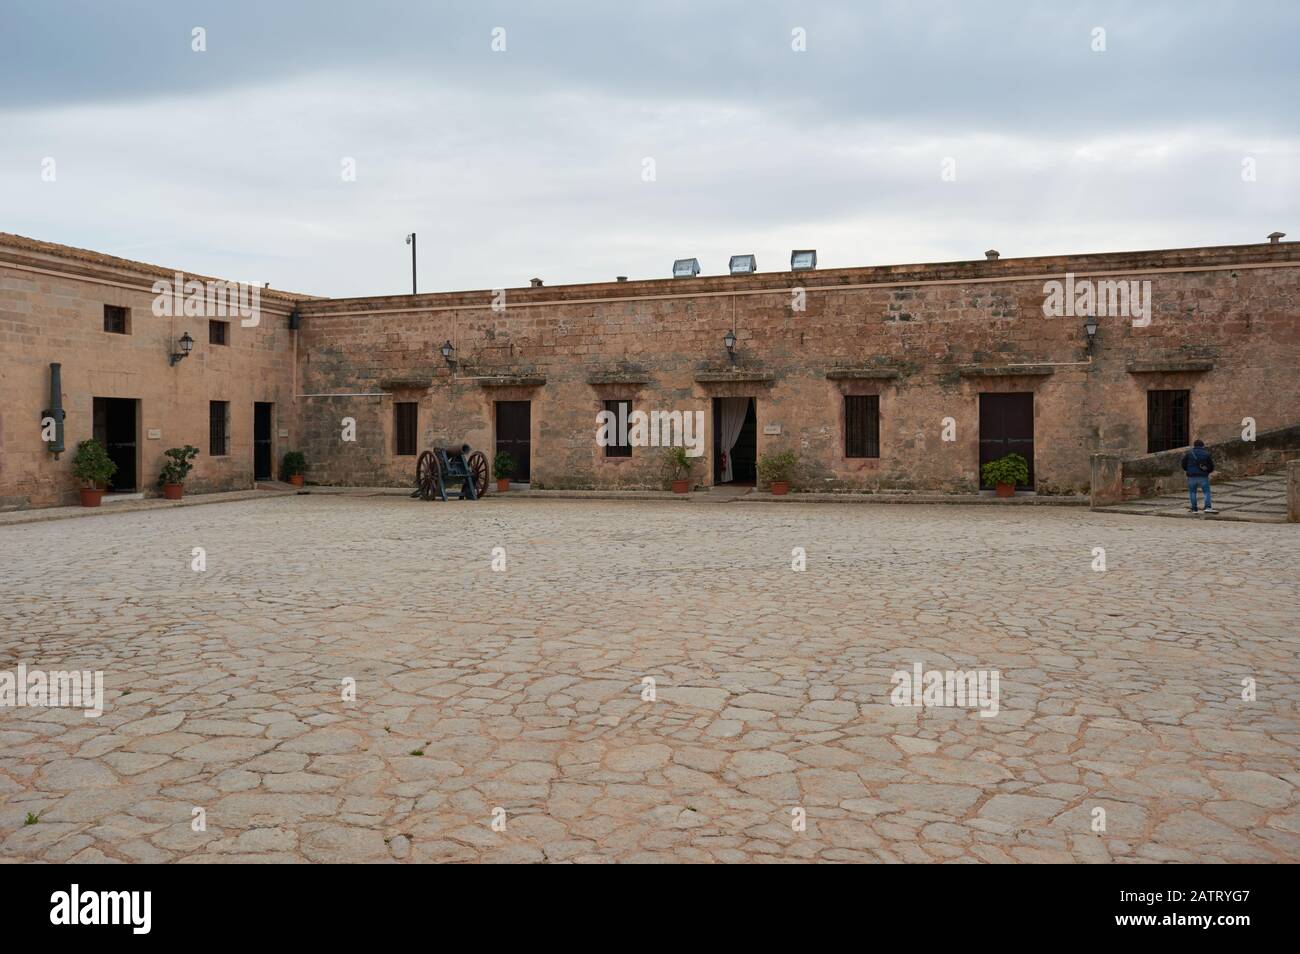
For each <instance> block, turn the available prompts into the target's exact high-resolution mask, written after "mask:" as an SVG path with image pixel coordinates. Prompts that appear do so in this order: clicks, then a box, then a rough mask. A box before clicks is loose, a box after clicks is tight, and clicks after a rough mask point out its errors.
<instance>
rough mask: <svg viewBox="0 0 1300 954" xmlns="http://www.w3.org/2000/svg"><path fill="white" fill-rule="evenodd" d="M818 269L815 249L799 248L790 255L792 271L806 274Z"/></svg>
mask: <svg viewBox="0 0 1300 954" xmlns="http://www.w3.org/2000/svg"><path fill="white" fill-rule="evenodd" d="M816 267H817V250H816V249H815V248H797V249H795V250H794V251H793V252H791V253H790V271H792V272H804V271H808V270H810V269H813V268H816Z"/></svg>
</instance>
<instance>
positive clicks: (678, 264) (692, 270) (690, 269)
mask: <svg viewBox="0 0 1300 954" xmlns="http://www.w3.org/2000/svg"><path fill="white" fill-rule="evenodd" d="M699 273H700V260H699V259H698V258H679V259H678V260H677V261H675V262H673V278H694V277H695V276H696V275H698V274H699Z"/></svg>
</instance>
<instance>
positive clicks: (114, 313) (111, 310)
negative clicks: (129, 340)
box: [104, 305, 130, 335]
mask: <svg viewBox="0 0 1300 954" xmlns="http://www.w3.org/2000/svg"><path fill="white" fill-rule="evenodd" d="M104 330H105V331H107V332H109V333H111V334H115V335H125V334H130V332H129V331H128V329H127V312H126V309H125V308H122V307H121V306H119V305H105V306H104Z"/></svg>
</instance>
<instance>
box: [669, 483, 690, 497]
mask: <svg viewBox="0 0 1300 954" xmlns="http://www.w3.org/2000/svg"><path fill="white" fill-rule="evenodd" d="M690 492H691V482H690V481H689V480H674V481H673V493H675V494H689V493H690Z"/></svg>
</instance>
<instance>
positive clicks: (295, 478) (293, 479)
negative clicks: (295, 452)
mask: <svg viewBox="0 0 1300 954" xmlns="http://www.w3.org/2000/svg"><path fill="white" fill-rule="evenodd" d="M304 480H306V478H305V477H304V476H303V475H302V474H293V475H291V476H290V477H289V483H291V484H293V485H294V486H295V487H301V486H302V484H303V481H304Z"/></svg>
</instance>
